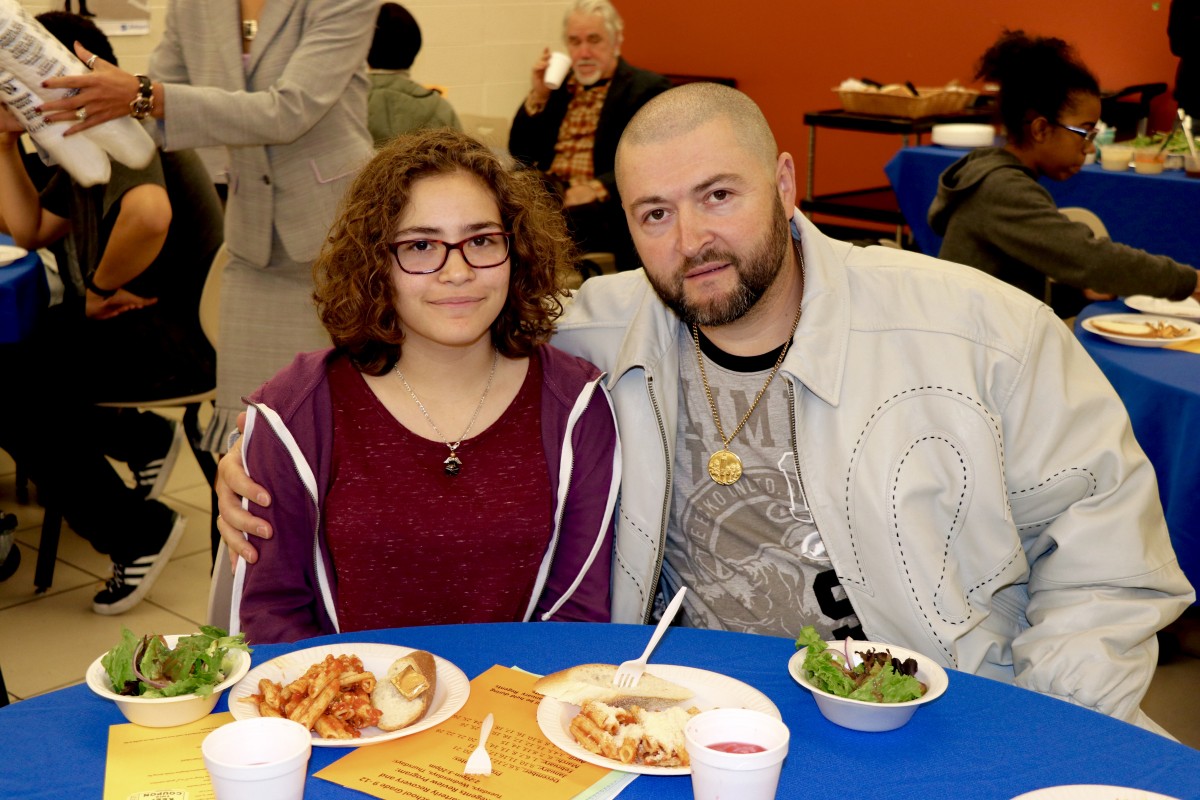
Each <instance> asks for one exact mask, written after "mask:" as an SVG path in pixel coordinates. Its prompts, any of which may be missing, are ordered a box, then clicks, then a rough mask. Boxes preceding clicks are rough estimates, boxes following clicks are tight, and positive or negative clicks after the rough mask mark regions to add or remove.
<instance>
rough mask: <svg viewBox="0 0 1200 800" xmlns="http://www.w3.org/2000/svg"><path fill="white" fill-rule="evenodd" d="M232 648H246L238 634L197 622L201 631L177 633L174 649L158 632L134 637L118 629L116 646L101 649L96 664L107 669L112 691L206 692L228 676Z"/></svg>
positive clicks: (139, 693)
mask: <svg viewBox="0 0 1200 800" xmlns="http://www.w3.org/2000/svg"><path fill="white" fill-rule="evenodd" d="M139 650H140V651H141V653H140V655H139ZM233 650H242V651H245V652H246V653H249V652H251V650H250V648H249V647H248V646H247V645H246V641H245V637H244V636H243V635H242V634H240V633H239V634H237V635H235V636H230V635H229V634H228V633H227V632H226V631H224V630H222V629H221V628H216V627H213V626H210V625H205V626H202V627H201V628H200V633H197V634H192V635H189V636H181V637H180V638H179V640H178V641H177V642H176V643H175V647H174V649H172V648H170V647H168V646H167V643H166V640H165V639H163V637H162V636H159V635H153V636H147V637H144V639H138V638H137V637H136V636H134V635H133V633H132V632H130V631H129V629H128V628H122V629H121V644H119V645H117V646H116V647H114V648H113V649H112V650H109V651H108V652H107V653H105V655H104V656H103V658H101V661H100V663H101V664H102V665H103V666H104V669H105V671H106V672H108V677H109V680H111V681H112V684H113V690H114V691H116V692H118V693H120V694H128V695H135V696H141V697H177V696H179V695H183V694H198V695H209V694H212V690H213V687H214V686H216V685H217V684H218V683H220V682H221V681H223V680H225V678H226V677H227V676H228V674H229V670H230V668H231V667H232V663H233V662H232V659H231V657H230V653H231V651H233ZM135 658H137V664H136V665H135V664H134V659H135Z"/></svg>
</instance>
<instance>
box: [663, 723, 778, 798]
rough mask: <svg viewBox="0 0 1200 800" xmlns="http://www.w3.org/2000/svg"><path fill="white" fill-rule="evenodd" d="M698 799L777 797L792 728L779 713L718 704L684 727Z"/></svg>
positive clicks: (694, 790)
mask: <svg viewBox="0 0 1200 800" xmlns="http://www.w3.org/2000/svg"><path fill="white" fill-rule="evenodd" d="M683 735H684V739H685V740H686V741H687V750H688V756H689V758H690V759H691V762H692V793H693V795H694V796H695V798H696V800H717V798H731V797H736V798H738V800H774V797H775V791H776V789H777V788H778V787H779V771H780V769H782V767H783V759H784V757H785V756H786V755H787V750H788V739H789V733H788V729H787V726H786V725H784V724H783V722H782V721H781V720H780V719H779V718H778V717H776V716H773V715H771V714H764V713H762V712H761V711H751V710H749V709H745V708H715V709H713V710H711V711H704V712H702V713H700V714H697V715H696V716H694V717H692V719H691V720H690V721H689V722H688V724H687V727H686V728H684V731H683Z"/></svg>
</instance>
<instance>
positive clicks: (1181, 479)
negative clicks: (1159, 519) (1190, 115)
mask: <svg viewBox="0 0 1200 800" xmlns="http://www.w3.org/2000/svg"><path fill="white" fill-rule="evenodd" d="M1197 183H1200V181H1197ZM1197 225H1198V226H1200V217H1197ZM1121 313H1136V312H1135V311H1134V310H1133V309H1131V308H1129V307H1128V306H1126V305H1125V304H1124V303H1122V302H1120V301H1117V300H1114V301H1112V302H1109V303H1093V304H1092V305H1090V306H1088V307H1087V308H1085V309H1084V310H1083V311H1082V312H1081V313H1080V314H1079V316H1078V317H1077V318H1076V321H1075V335H1076V336H1078V337H1079V341H1080V342H1081V343H1082V344H1083V347H1084V349H1085V350H1087V351H1088V353H1089V354H1090V355H1091V357H1092V359H1093V360H1094V361H1095V362H1096V364H1097V365H1098V366H1099V367H1100V369H1101V371H1103V372H1104V375H1105V377H1107V378H1108V381H1109V383H1111V384H1112V385H1113V388H1114V389H1116V390H1117V394H1119V395H1120V396H1121V400H1122V401H1124V403H1125V408H1126V409H1127V410H1128V411H1129V418H1130V420H1131V421H1132V422H1133V432H1134V435H1136V436H1137V440H1138V444H1140V445H1141V446H1142V449H1143V450H1145V451H1146V455H1147V456H1148V457H1149V459H1150V463H1152V464H1154V471H1155V473H1156V474H1157V476H1158V494H1159V497H1160V498H1161V499H1162V504H1163V511H1164V512H1166V515H1167V529H1168V530H1170V532H1171V542H1172V543H1173V544H1174V545H1175V552H1176V554H1177V555H1178V556H1179V564H1180V566H1182V567H1183V571H1184V572H1185V573H1187V576H1188V579H1189V580H1191V582H1192V585H1193V586H1196V587H1200V467H1197V459H1196V454H1197V452H1198V450H1200V448H1198V446H1197V442H1200V355H1197V354H1195V353H1181V352H1178V351H1175V350H1165V349H1161V348H1147V347H1130V346H1129V345H1124V344H1116V343H1114V342H1110V341H1108V340H1107V339H1105V338H1103V337H1101V336H1097V335H1096V334H1094V333H1089V332H1088V331H1085V330H1083V328H1081V327H1080V323H1082V322H1083V321H1084V320H1085V319H1088V318H1089V317H1094V316H1096V315H1097V314H1121ZM1196 691H1197V692H1200V687H1197V689H1196Z"/></svg>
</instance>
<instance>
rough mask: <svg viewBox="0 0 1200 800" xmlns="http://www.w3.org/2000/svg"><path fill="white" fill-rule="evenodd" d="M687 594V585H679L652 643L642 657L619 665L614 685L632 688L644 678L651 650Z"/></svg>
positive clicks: (651, 640) (659, 623) (655, 631)
mask: <svg viewBox="0 0 1200 800" xmlns="http://www.w3.org/2000/svg"><path fill="white" fill-rule="evenodd" d="M685 594H687V587H686V586H681V587H679V592H678V593H677V594H676V595H675V596H674V597H673V598H671V604H670V605H668V606H667V610H666V611H664V612H663V615H662V619H660V620H659V621H658V627H656V628H655V629H654V635H653V636H651V637H650V644H648V645H646V649H645V650H644V651H642V656H641V658H635V659H633V660H631V661H626V662H624V663H622V664H621V666H619V667H617V671H616V672H615V673H614V674H613V686H616V687H617V688H618V689H632V688H633V687H635V686H637V685H638V682H639V681H641V679H642V674H643V673H644V672H645V671H646V662H647V661H648V660H649V658H650V651H651V650H653V649H654V646H655V645H656V644H658V640H659V639H661V638H662V635H663V634H664V633H666V630H667V626H669V625H670V624H671V620H673V619H675V615H676V614H677V613H679V607H680V606H681V605H683V596H684V595H685Z"/></svg>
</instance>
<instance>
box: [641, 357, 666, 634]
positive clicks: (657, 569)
mask: <svg viewBox="0 0 1200 800" xmlns="http://www.w3.org/2000/svg"><path fill="white" fill-rule="evenodd" d="M646 392H647V393H648V394H649V395H650V407H651V408H653V409H654V418H655V420H657V421H658V435H659V438H660V439H661V440H662V446H663V455H664V456H666V459H665V460H666V462H667V490H666V492H665V494H664V495H663V506H662V514H661V516H660V518H661V520H662V522H661V524H660V525H659V530H658V556H657V557H656V558H655V561H654V579H653V580H651V581H650V591H649V593H648V594H647V600H648V602H647V605H646V611H645V613H643V614H642V623H643V624H649V623H650V617H651V616H652V615H653V613H654V596H655V594H656V593H657V592H658V581H659V578H660V577H661V576H662V564H663V552H664V551H665V550H666V546H667V520H668V517H669V515H670V513H671V480H672V477H671V472H672V469H671V467H672V464H671V451H670V449H669V448H668V447H667V429H666V426H665V425H663V419H662V412H661V411H660V410H659V408H658V399H657V398H656V397H655V396H654V378H653V377H651V376H649V375H647V376H646Z"/></svg>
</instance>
